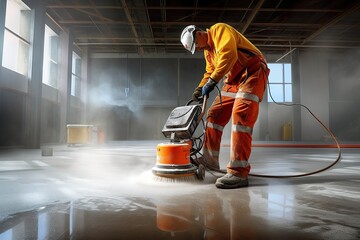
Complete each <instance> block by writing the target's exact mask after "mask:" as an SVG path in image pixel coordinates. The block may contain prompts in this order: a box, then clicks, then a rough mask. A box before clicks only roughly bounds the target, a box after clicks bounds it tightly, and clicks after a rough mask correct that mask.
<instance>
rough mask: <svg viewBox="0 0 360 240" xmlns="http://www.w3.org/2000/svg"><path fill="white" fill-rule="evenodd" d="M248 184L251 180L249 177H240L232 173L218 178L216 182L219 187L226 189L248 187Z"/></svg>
mask: <svg viewBox="0 0 360 240" xmlns="http://www.w3.org/2000/svg"><path fill="white" fill-rule="evenodd" d="M248 185H249V182H248V179H247V178H242V177H238V176H235V175H234V174H231V173H227V174H225V175H224V176H222V177H221V178H218V179H217V180H216V183H215V186H216V187H217V188H226V189H230V188H240V187H246V186H248Z"/></svg>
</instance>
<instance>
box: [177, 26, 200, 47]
mask: <svg viewBox="0 0 360 240" xmlns="http://www.w3.org/2000/svg"><path fill="white" fill-rule="evenodd" d="M195 28H196V27H195V25H189V26H187V27H186V28H184V30H183V31H182V33H181V37H180V41H181V43H182V45H183V46H184V48H185V49H186V50H188V51H190V52H191V53H192V54H194V52H195V48H196V46H195V39H194V35H193V32H194V31H195Z"/></svg>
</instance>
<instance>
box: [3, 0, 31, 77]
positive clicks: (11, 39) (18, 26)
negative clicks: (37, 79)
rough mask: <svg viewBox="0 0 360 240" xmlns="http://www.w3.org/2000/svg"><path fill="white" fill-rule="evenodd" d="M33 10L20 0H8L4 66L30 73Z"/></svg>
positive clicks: (24, 73) (19, 71)
mask: <svg viewBox="0 0 360 240" xmlns="http://www.w3.org/2000/svg"><path fill="white" fill-rule="evenodd" d="M30 19H31V11H30V8H29V7H28V6H26V5H25V4H24V3H23V2H22V1H20V0H7V4H6V17H5V32H4V45H3V58H2V66H3V67H5V68H8V69H11V70H13V71H15V72H18V73H20V74H22V75H25V76H26V75H27V74H28V62H29V49H30V22H31V21H30Z"/></svg>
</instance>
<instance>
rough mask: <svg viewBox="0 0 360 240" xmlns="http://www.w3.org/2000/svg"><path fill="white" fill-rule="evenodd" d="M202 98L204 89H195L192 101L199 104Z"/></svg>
mask: <svg viewBox="0 0 360 240" xmlns="http://www.w3.org/2000/svg"><path fill="white" fill-rule="evenodd" d="M201 96H202V87H197V88H195V91H194V93H193V95H192V100H193V101H196V102H199V101H200V98H201Z"/></svg>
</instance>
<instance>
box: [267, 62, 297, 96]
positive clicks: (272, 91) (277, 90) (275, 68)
mask: <svg viewBox="0 0 360 240" xmlns="http://www.w3.org/2000/svg"><path fill="white" fill-rule="evenodd" d="M268 66H269V68H270V75H269V85H268V90H267V91H268V102H274V101H275V102H292V80H291V64H290V63H269V64H268ZM271 97H272V98H273V99H274V101H273V99H272V98H271Z"/></svg>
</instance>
